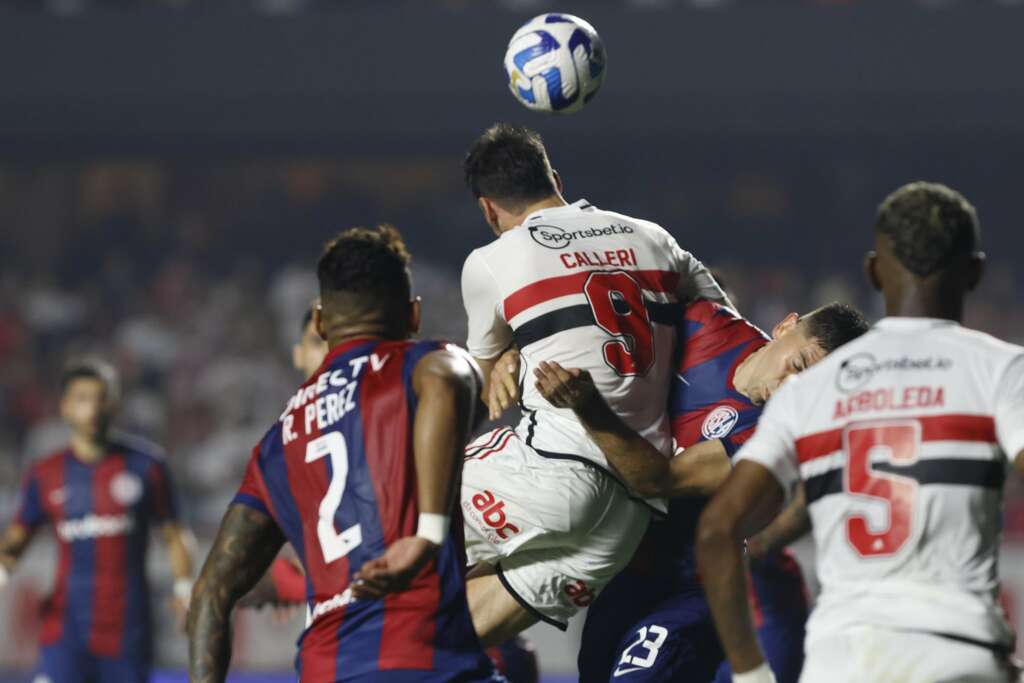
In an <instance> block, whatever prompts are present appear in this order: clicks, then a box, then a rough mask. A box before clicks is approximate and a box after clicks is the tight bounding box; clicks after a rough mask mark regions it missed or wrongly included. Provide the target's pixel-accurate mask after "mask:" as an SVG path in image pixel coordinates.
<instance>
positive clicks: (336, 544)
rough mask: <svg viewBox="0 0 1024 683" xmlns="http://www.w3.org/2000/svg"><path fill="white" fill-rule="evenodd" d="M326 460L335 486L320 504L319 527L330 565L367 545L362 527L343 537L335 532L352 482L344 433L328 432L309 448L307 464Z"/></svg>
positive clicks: (317, 526)
mask: <svg viewBox="0 0 1024 683" xmlns="http://www.w3.org/2000/svg"><path fill="white" fill-rule="evenodd" d="M324 456H330V458H331V484H330V486H328V487H327V493H326V494H325V495H324V498H323V500H321V501H320V519H319V521H318V522H317V525H316V535H317V538H318V539H319V540H320V550H321V551H322V552H323V554H324V562H326V563H327V564H330V563H331V562H334V561H335V560H340V559H341V558H343V557H345V556H346V555H348V554H349V553H350V552H352V549H353V548H355V547H356V546H358V545H359V544H360V543H362V542H363V530H362V528H361V527H360V526H359V525H358V524H354V525H352V526H350V527H349V528H347V529H345V530H344V531H342V532H341V533H338V532H337V530H335V528H334V517H335V516H336V515H337V514H338V508H340V507H341V498H342V496H343V495H345V481H346V480H347V479H348V446H347V445H346V444H345V437H344V436H342V435H341V433H340V432H328V433H327V434H324V435H323V436H318V437H317V438H315V439H313V440H312V441H310V442H309V443H308V444H307V445H306V462H307V463H311V462H316V461H317V460H319V459H320V458H323V457H324Z"/></svg>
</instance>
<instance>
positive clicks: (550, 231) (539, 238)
mask: <svg viewBox="0 0 1024 683" xmlns="http://www.w3.org/2000/svg"><path fill="white" fill-rule="evenodd" d="M529 230H530V239H532V240H533V241H534V242H536V243H537V244H539V245H540V246H542V247H546V248H548V249H564V248H565V247H567V246H569V244H570V243H572V241H573V240H585V239H588V238H590V237H607V236H610V235H632V234H633V233H634V232H635V230H634V229H633V227H632V226H630V225H607V226H605V227H602V228H583V229H582V230H573V231H572V232H569V231H568V230H566V229H565V228H560V227H558V226H557V225H531V226H530V228H529Z"/></svg>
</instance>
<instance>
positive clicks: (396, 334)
mask: <svg viewBox="0 0 1024 683" xmlns="http://www.w3.org/2000/svg"><path fill="white" fill-rule="evenodd" d="M408 337H409V334H408V332H403V331H400V330H398V329H394V328H392V327H389V326H386V325H353V326H349V327H335V328H332V329H330V330H327V347H328V348H330V349H334V348H336V347H338V346H341V345H342V344H347V343H348V342H350V341H354V340H356V339H407V338H408Z"/></svg>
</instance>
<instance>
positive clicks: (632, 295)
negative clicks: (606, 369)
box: [583, 270, 654, 377]
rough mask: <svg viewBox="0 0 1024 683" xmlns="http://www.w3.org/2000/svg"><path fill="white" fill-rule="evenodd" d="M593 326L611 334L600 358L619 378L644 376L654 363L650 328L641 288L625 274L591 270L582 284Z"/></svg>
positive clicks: (652, 330) (652, 337) (619, 271)
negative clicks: (593, 271) (592, 271)
mask: <svg viewBox="0 0 1024 683" xmlns="http://www.w3.org/2000/svg"><path fill="white" fill-rule="evenodd" d="M583 293H584V294H585V295H586V296H587V301H588V302H589V303H590V310H591V311H593V313H594V320H595V321H596V322H597V326H598V327H600V328H601V329H602V330H604V331H605V332H607V333H608V334H609V335H611V336H612V337H614V339H613V340H611V341H607V342H605V343H604V360H605V362H606V363H607V364H608V365H610V366H611V367H612V369H614V370H615V372H616V373H617V374H618V375H619V376H620V377H632V376H635V375H645V374H647V371H648V370H650V369H651V367H652V366H653V365H654V328H653V327H652V326H651V318H650V315H649V314H648V313H647V303H646V301H645V300H644V293H643V290H642V289H640V285H639V284H638V283H637V281H636V280H634V279H633V278H632V277H631V276H630V275H629V273H627V272H625V271H622V270H616V271H612V272H597V273H591V274H590V277H588V278H587V281H586V283H585V284H584V285H583Z"/></svg>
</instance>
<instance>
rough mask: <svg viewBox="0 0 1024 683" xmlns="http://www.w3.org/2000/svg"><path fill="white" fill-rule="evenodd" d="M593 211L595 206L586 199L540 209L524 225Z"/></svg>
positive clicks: (528, 217)
mask: <svg viewBox="0 0 1024 683" xmlns="http://www.w3.org/2000/svg"><path fill="white" fill-rule="evenodd" d="M588 210H590V211H593V210H594V205H593V204H591V203H590V202H588V201H587V200H586V199H580V200H577V201H575V202H573V203H572V204H566V205H565V206H553V207H551V208H549V209H539V210H537V211H534V212H533V213H531V214H530V215H529V216H527V217H526V220H524V221H523V225H527V224H528V223H530V222H531V221H538V220H541V219H551V218H557V217H559V216H566V215H569V214H574V213H579V212H580V211H588Z"/></svg>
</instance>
